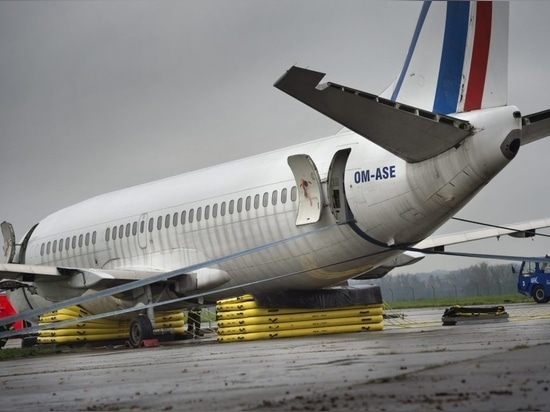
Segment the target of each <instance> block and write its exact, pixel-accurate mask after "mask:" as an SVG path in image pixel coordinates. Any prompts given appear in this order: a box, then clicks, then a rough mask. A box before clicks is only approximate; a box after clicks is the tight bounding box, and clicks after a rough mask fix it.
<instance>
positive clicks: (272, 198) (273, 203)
mask: <svg viewBox="0 0 550 412" xmlns="http://www.w3.org/2000/svg"><path fill="white" fill-rule="evenodd" d="M271 204H272V205H273V206H275V205H276V204H277V191H276V190H274V191H273V193H271Z"/></svg>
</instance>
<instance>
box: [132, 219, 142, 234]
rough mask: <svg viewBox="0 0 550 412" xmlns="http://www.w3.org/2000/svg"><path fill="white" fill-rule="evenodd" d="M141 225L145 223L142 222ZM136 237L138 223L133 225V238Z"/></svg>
mask: <svg viewBox="0 0 550 412" xmlns="http://www.w3.org/2000/svg"><path fill="white" fill-rule="evenodd" d="M141 223H143V222H141ZM142 226H143V225H142ZM135 235H137V222H134V223H133V224H132V236H135Z"/></svg>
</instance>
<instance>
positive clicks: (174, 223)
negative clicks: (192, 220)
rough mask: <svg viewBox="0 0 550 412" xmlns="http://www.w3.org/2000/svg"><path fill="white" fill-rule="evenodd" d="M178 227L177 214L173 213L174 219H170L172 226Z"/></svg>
mask: <svg viewBox="0 0 550 412" xmlns="http://www.w3.org/2000/svg"><path fill="white" fill-rule="evenodd" d="M177 225H178V212H174V217H173V219H172V226H174V227H176V226H177Z"/></svg>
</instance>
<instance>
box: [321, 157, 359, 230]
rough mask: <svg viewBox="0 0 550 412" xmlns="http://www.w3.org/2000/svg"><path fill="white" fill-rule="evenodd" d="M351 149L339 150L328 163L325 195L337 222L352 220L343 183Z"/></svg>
mask: <svg viewBox="0 0 550 412" xmlns="http://www.w3.org/2000/svg"><path fill="white" fill-rule="evenodd" d="M350 153H351V149H344V150H339V151H338V152H336V153H335V155H334V157H333V158H332V162H331V163H330V168H329V171H328V180H327V195H328V197H329V204H330V210H331V211H332V215H333V216H334V218H335V219H336V221H337V222H338V223H346V222H349V221H350V220H353V213H352V211H351V209H350V208H349V204H348V201H347V198H346V191H345V185H344V173H345V171H346V163H347V161H348V157H349V154H350Z"/></svg>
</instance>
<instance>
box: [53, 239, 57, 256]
mask: <svg viewBox="0 0 550 412" xmlns="http://www.w3.org/2000/svg"><path fill="white" fill-rule="evenodd" d="M52 252H53V253H55V252H57V239H56V240H54V241H53V244H52Z"/></svg>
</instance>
